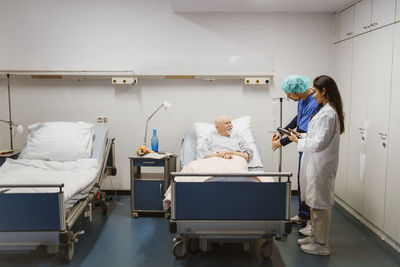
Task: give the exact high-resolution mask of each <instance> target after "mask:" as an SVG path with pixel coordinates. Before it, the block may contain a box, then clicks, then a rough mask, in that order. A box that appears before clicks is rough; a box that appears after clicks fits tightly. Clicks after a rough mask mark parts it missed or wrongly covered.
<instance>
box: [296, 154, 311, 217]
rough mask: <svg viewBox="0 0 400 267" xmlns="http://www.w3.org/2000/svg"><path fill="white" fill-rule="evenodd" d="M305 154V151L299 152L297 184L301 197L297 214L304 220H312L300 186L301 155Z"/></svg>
mask: <svg viewBox="0 0 400 267" xmlns="http://www.w3.org/2000/svg"><path fill="white" fill-rule="evenodd" d="M302 156H303V152H299V169H298V172H297V186H298V197H299V213H298V214H297V215H298V216H299V217H300V218H301V219H303V220H310V207H309V206H307V204H306V203H305V202H304V201H302V200H301V188H300V166H301V157H302Z"/></svg>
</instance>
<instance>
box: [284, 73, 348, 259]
mask: <svg viewBox="0 0 400 267" xmlns="http://www.w3.org/2000/svg"><path fill="white" fill-rule="evenodd" d="M313 92H314V93H313V97H314V98H315V99H316V101H317V102H318V104H320V105H321V106H322V107H321V109H320V110H319V111H318V113H317V114H316V115H315V116H314V117H313V118H312V119H311V121H310V123H309V124H308V132H307V134H302V135H301V138H297V137H296V136H295V135H294V134H291V135H290V136H289V139H290V140H291V141H293V142H296V143H297V150H298V151H299V152H303V162H302V164H301V169H300V185H301V198H302V199H303V200H304V201H305V202H306V204H307V205H308V206H310V208H311V224H312V226H313V227H312V236H309V237H306V238H303V239H299V240H298V241H297V243H298V244H299V245H301V250H302V251H304V252H306V253H310V254H317V255H329V254H330V249H329V232H330V227H331V224H330V223H331V209H332V206H333V201H334V194H335V177H336V172H337V168H338V163H339V141H340V134H342V133H343V132H344V114H343V104H342V98H341V96H340V92H339V89H338V87H337V85H336V82H335V81H334V80H333V79H332V78H331V77H329V76H326V75H322V76H319V77H317V78H315V80H314V82H313Z"/></svg>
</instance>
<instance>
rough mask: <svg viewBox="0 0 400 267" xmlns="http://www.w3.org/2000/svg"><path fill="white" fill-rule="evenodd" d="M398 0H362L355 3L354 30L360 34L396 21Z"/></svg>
mask: <svg viewBox="0 0 400 267" xmlns="http://www.w3.org/2000/svg"><path fill="white" fill-rule="evenodd" d="M395 6H396V0H362V1H360V2H358V3H357V4H355V9H354V32H355V34H360V33H363V32H366V31H370V30H373V29H376V28H379V27H382V26H385V25H388V24H390V23H392V22H394V21H395V10H396V8H395Z"/></svg>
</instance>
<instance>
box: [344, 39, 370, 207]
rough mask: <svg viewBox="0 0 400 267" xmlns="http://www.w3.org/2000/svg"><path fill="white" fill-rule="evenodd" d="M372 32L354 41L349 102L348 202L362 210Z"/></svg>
mask: <svg viewBox="0 0 400 267" xmlns="http://www.w3.org/2000/svg"><path fill="white" fill-rule="evenodd" d="M370 39H371V38H370V35H369V34H364V35H360V36H358V37H355V38H354V40H353V66H352V76H353V79H352V88H351V96H350V99H351V105H350V114H351V117H350V127H349V152H348V172H347V177H348V178H347V203H348V204H349V205H350V206H351V207H353V208H354V209H355V210H356V211H357V212H359V213H362V205H363V199H362V197H363V183H364V172H363V170H364V166H365V153H366V152H365V131H364V130H363V129H365V128H366V121H367V100H368V94H367V93H366V92H368V88H369V78H370V77H369V73H370V71H369V66H370V60H369V53H370V43H371V42H370Z"/></svg>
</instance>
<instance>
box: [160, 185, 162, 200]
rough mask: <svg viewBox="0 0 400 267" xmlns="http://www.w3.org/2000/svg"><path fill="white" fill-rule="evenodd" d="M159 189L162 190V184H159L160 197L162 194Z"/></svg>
mask: <svg viewBox="0 0 400 267" xmlns="http://www.w3.org/2000/svg"><path fill="white" fill-rule="evenodd" d="M161 191H162V184H160V197H161V196H162V195H161V193H162V192H161Z"/></svg>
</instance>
